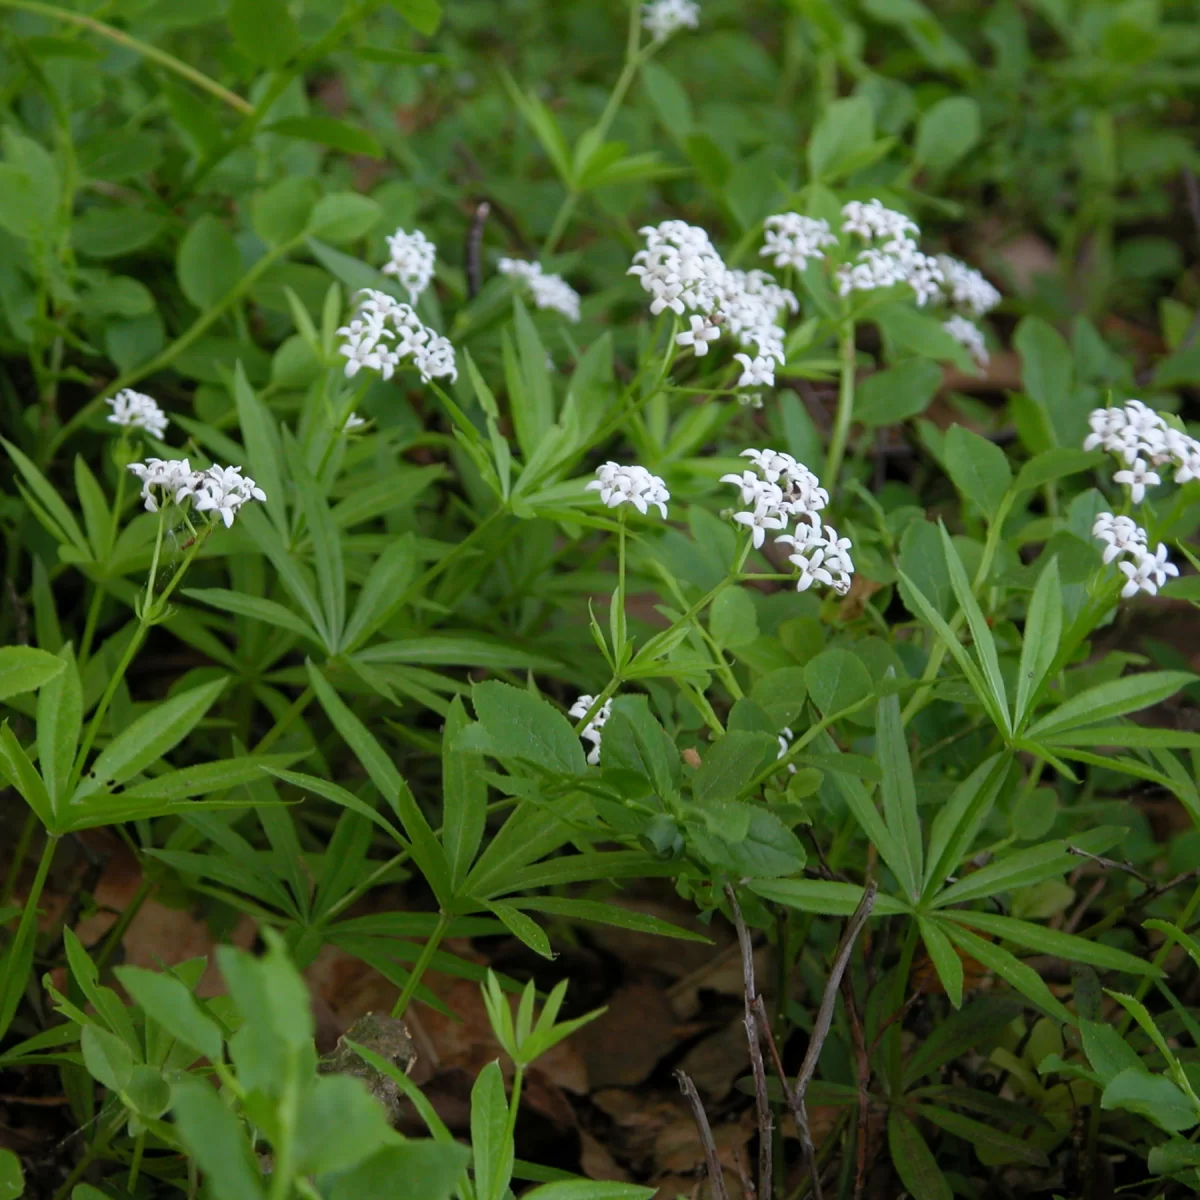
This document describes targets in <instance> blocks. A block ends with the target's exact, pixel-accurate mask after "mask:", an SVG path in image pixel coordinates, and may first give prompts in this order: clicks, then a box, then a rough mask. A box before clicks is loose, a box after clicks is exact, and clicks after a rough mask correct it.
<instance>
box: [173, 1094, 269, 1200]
mask: <svg viewBox="0 0 1200 1200" xmlns="http://www.w3.org/2000/svg"><path fill="white" fill-rule="evenodd" d="M171 1107H172V1109H173V1110H174V1113H175V1128H176V1129H177V1130H178V1131H179V1137H180V1139H181V1140H182V1141H183V1144H184V1146H185V1147H186V1148H187V1150H188V1152H189V1153H190V1154H191V1156H192V1157H193V1158H194V1159H195V1160H196V1163H197V1165H198V1166H199V1167H200V1169H201V1170H202V1171H204V1173H205V1174H206V1175H207V1176H208V1186H209V1187H210V1188H211V1189H212V1191H213V1192H214V1194H215V1195H218V1196H220V1197H221V1200H263V1197H264V1195H265V1193H264V1191H263V1186H262V1169H261V1168H260V1167H259V1165H258V1160H257V1159H256V1158H255V1157H254V1152H253V1150H251V1148H250V1142H249V1140H248V1138H247V1137H246V1133H245V1129H244V1126H243V1125H242V1122H241V1121H240V1120H239V1119H238V1118H237V1117H236V1116H234V1114H233V1110H232V1109H230V1108H228V1107H227V1106H226V1105H225V1103H224V1102H223V1101H222V1100H221V1098H220V1096H218V1095H217V1091H216V1089H215V1088H214V1087H213V1086H212V1085H211V1084H208V1083H201V1082H200V1081H199V1080H197V1079H194V1078H191V1077H188V1076H185V1077H184V1078H182V1079H180V1080H179V1081H178V1082H177V1083H175V1084H174V1085H173V1086H172V1088H171Z"/></svg>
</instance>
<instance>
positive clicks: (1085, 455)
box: [1013, 446, 1108, 492]
mask: <svg viewBox="0 0 1200 1200" xmlns="http://www.w3.org/2000/svg"><path fill="white" fill-rule="evenodd" d="M1107 461H1108V455H1106V454H1104V453H1103V452H1101V451H1099V450H1078V449H1076V448H1075V447H1074V446H1052V447H1051V448H1050V449H1049V450H1043V451H1042V452H1041V454H1036V455H1034V457H1033V458H1031V459H1030V460H1029V461H1028V462H1027V463H1024V464H1023V465H1022V467H1021V469H1020V471H1018V472H1017V481H1016V483H1015V484H1014V485H1013V491H1014V492H1028V491H1032V490H1033V489H1034V488H1040V487H1042V486H1043V484H1047V483H1053V482H1054V481H1055V480H1056V479H1062V478H1063V477H1064V476H1066V475H1078V474H1079V473H1080V472H1081V471H1091V470H1093V469H1095V468H1097V467H1100V466H1102V465H1103V464H1104V463H1105V462H1107Z"/></svg>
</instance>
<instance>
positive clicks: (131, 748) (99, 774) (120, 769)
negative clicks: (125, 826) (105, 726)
mask: <svg viewBox="0 0 1200 1200" xmlns="http://www.w3.org/2000/svg"><path fill="white" fill-rule="evenodd" d="M228 682H229V681H228V679H227V678H226V677H225V676H222V677H221V678H220V679H214V680H213V681H212V682H211V683H205V684H201V685H200V687H195V688H191V689H190V690H189V691H186V692H183V693H182V694H181V695H178V696H173V697H172V698H171V699H170V700H164V701H162V702H160V703H158V704H156V705H155V706H154V707H153V708H151V709H150V711H149V712H147V713H144V714H143V715H142V716H140V717H138V719H137V720H136V721H134V723H133V724H132V725H130V726H129V727H128V728H127V729H125V730H123V731H122V732H121V733H118V734H117V736H116V737H114V738H113V740H112V741H111V742H109V744H108V745H107V746H106V747H105V748H104V749H103V750H102V751H101V752H100V754H99V756H98V757H97V758H96V761H95V762H94V763H93V764H92V767H91V770H89V771H86V772H85V773H84V776H83V778H82V779H81V780H80V782H79V786H78V787H77V788H76V789H75V795H74V796H73V797H72V802H77V801H79V800H83V799H84V798H85V797H87V796H90V795H92V794H93V793H94V792H97V791H102V790H105V789H107V788H110V787H112V785H113V784H117V783H124V782H125V780H127V779H129V778H130V777H131V776H133V775H136V774H137V773H138V772H139V771H143V770H145V768H146V767H148V766H150V764H151V763H154V762H157V761H158V760H159V759H160V758H161V757H162V756H163V755H164V754H166V752H167V751H168V750H170V749H171V748H172V747H173V746H176V745H177V744H178V743H179V742H181V741H182V740H183V739H184V738H185V737H187V735H188V734H189V733H191V731H192V730H193V729H194V728H195V727H196V725H197V724H198V723H199V722H200V720H201V719H202V718H203V716H204V714H205V713H206V712H208V710H209V709H210V708H211V707H212V706H213V704H214V703H215V702H216V699H217V697H218V696H219V695H220V694H221V693H222V692H223V691H224V690H225V686H226V684H227V683H228Z"/></svg>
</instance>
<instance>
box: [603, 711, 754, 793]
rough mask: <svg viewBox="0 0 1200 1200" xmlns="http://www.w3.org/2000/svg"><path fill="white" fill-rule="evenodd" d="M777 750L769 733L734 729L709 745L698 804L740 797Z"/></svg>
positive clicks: (697, 783) (696, 789)
mask: <svg viewBox="0 0 1200 1200" xmlns="http://www.w3.org/2000/svg"><path fill="white" fill-rule="evenodd" d="M606 731H607V730H606ZM777 752H778V742H777V740H776V739H775V738H774V737H772V736H771V735H770V734H767V733H748V732H745V731H743V730H733V731H732V732H730V733H727V734H726V735H725V736H724V737H722V738H719V739H718V740H717V741H716V742H714V743H713V744H712V745H711V746H710V747H709V748H708V751H707V752H706V753H705V755H704V759H703V761H702V762H701V764H700V769H699V770H698V771H697V772H696V773H695V775H694V776H693V778H692V795H693V796H694V797H695V799H696V803H697V804H701V805H704V806H706V807H713V806H720V805H723V804H727V803H729V802H731V801H734V800H736V799H737V798H738V797H739V795H740V794H741V792H742V789H743V788H745V787H746V786H747V785H748V784H749V783H750V781H751V780H752V779H753V778H754V777H755V776H756V775H757V774H758V772H759V771H761V770H762V768H763V767H764V766H765V765H766V764H767V763H769V762H770V761H771V760H772V758H774V757H775V755H776V754H777ZM603 753H604V751H603V748H602V749H601V755H603Z"/></svg>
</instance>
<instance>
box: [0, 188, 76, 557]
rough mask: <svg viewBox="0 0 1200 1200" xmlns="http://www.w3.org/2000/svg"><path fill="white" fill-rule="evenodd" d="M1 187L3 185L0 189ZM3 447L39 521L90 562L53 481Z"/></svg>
mask: <svg viewBox="0 0 1200 1200" xmlns="http://www.w3.org/2000/svg"><path fill="white" fill-rule="evenodd" d="M2 190H3V189H2V188H0V191H2ZM0 446H3V447H4V449H5V450H6V451H7V453H8V457H9V458H11V459H12V460H13V465H14V466H15V467H16V468H17V470H18V471H20V473H21V478H22V479H24V480H25V485H26V486H27V487H28V488H29V490H30V492H32V493H33V499H34V500H35V501H36V502H37V505H38V507H39V508H40V509H41V512H42V513H44V514H45V517H46V520H43V518H42V516H41V515H40V514H39V515H38V520H39V521H41V522H42V524H47V523H48V526H49V529H50V532H51V533H52V534H53V535H54V536H55V538H57V539H58V541H60V542H62V543H64V544H69V545H71V546H73V547H74V548H75V549H76V550H78V551H79V555H80V558H81V559H82V560H83V561H85V562H86V561H88V560H89V559H90V558H91V556H92V552H91V547H90V546H89V545H88V542H87V539H86V538H85V537H84V536H83V530H82V529H80V528H79V523H78V522H77V521H76V520H75V517H74V516H73V515H72V513H71V510H70V509H69V508H68V507H67V505H66V504H65V503H64V502H63V499H62V497H61V496H60V495H59V494H58V492H57V491H55V489H54V487H53V485H52V484H51V483H50V481H49V480H48V479H47V478H46V477H45V475H43V474H42V473H41V471H39V470H38V469H37V467H35V466H34V465H33V462H32V461H31V460H30V459H29V458H28V457H26V455H25V454H23V453H22V452H21V451H20V450H18V449H17V447H16V446H14V445H13V444H12V443H11V442H8V441H5V440H4V438H0Z"/></svg>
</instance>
